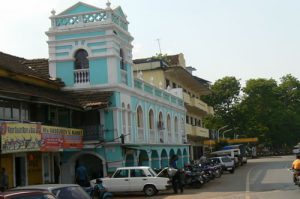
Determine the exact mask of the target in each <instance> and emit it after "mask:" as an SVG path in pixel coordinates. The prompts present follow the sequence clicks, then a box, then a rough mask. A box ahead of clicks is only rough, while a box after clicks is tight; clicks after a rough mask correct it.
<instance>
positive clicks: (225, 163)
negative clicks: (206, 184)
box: [209, 156, 235, 173]
mask: <svg viewBox="0 0 300 199" xmlns="http://www.w3.org/2000/svg"><path fill="white" fill-rule="evenodd" d="M209 160H212V161H213V162H216V163H218V164H221V165H222V168H223V171H229V172H230V173H234V170H235V166H234V161H233V160H232V159H231V158H230V157H228V156H222V157H213V158H210V159H209Z"/></svg>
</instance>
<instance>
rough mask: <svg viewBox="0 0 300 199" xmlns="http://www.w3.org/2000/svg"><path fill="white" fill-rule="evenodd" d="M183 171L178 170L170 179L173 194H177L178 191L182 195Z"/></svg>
mask: <svg viewBox="0 0 300 199" xmlns="http://www.w3.org/2000/svg"><path fill="white" fill-rule="evenodd" d="M182 175H183V170H182V169H178V170H177V171H176V173H175V174H174V175H173V177H172V188H173V191H174V193H175V194H177V193H178V190H180V193H183V179H182V178H183V176H182Z"/></svg>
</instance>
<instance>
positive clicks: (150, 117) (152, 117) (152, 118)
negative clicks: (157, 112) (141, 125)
mask: <svg viewBox="0 0 300 199" xmlns="http://www.w3.org/2000/svg"><path fill="white" fill-rule="evenodd" d="M149 128H150V129H154V113H153V110H150V111H149Z"/></svg>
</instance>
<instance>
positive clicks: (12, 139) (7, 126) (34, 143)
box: [0, 122, 41, 153]
mask: <svg viewBox="0 0 300 199" xmlns="http://www.w3.org/2000/svg"><path fill="white" fill-rule="evenodd" d="M0 126H1V127H0V132H1V135H2V136H1V138H2V139H1V148H2V153H15V152H26V151H39V150H40V146H41V125H40V124H36V123H35V124H31V123H17V122H0Z"/></svg>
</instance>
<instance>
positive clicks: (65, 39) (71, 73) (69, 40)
mask: <svg viewBox="0 0 300 199" xmlns="http://www.w3.org/2000/svg"><path fill="white" fill-rule="evenodd" d="M106 5H107V7H106V8H105V9H101V8H97V7H95V6H91V5H88V4H85V3H82V2H79V3H77V4H75V5H74V6H72V7H70V8H69V9H67V10H65V11H63V12H62V13H60V14H57V15H56V14H55V11H54V10H53V11H52V12H51V13H52V16H51V17H50V19H51V28H50V29H49V31H47V32H46V34H47V35H48V37H49V40H48V46H49V73H50V75H51V77H52V78H61V79H62V80H63V81H64V82H65V84H66V87H69V88H92V87H100V88H101V87H109V86H116V85H119V84H122V85H126V86H129V87H132V84H133V83H132V82H133V74H132V45H131V42H132V40H133V37H132V36H131V35H130V33H129V32H128V21H127V19H126V15H125V14H124V13H123V11H122V9H121V7H117V8H115V9H112V8H111V7H110V3H109V2H108V3H107V4H106Z"/></svg>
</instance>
